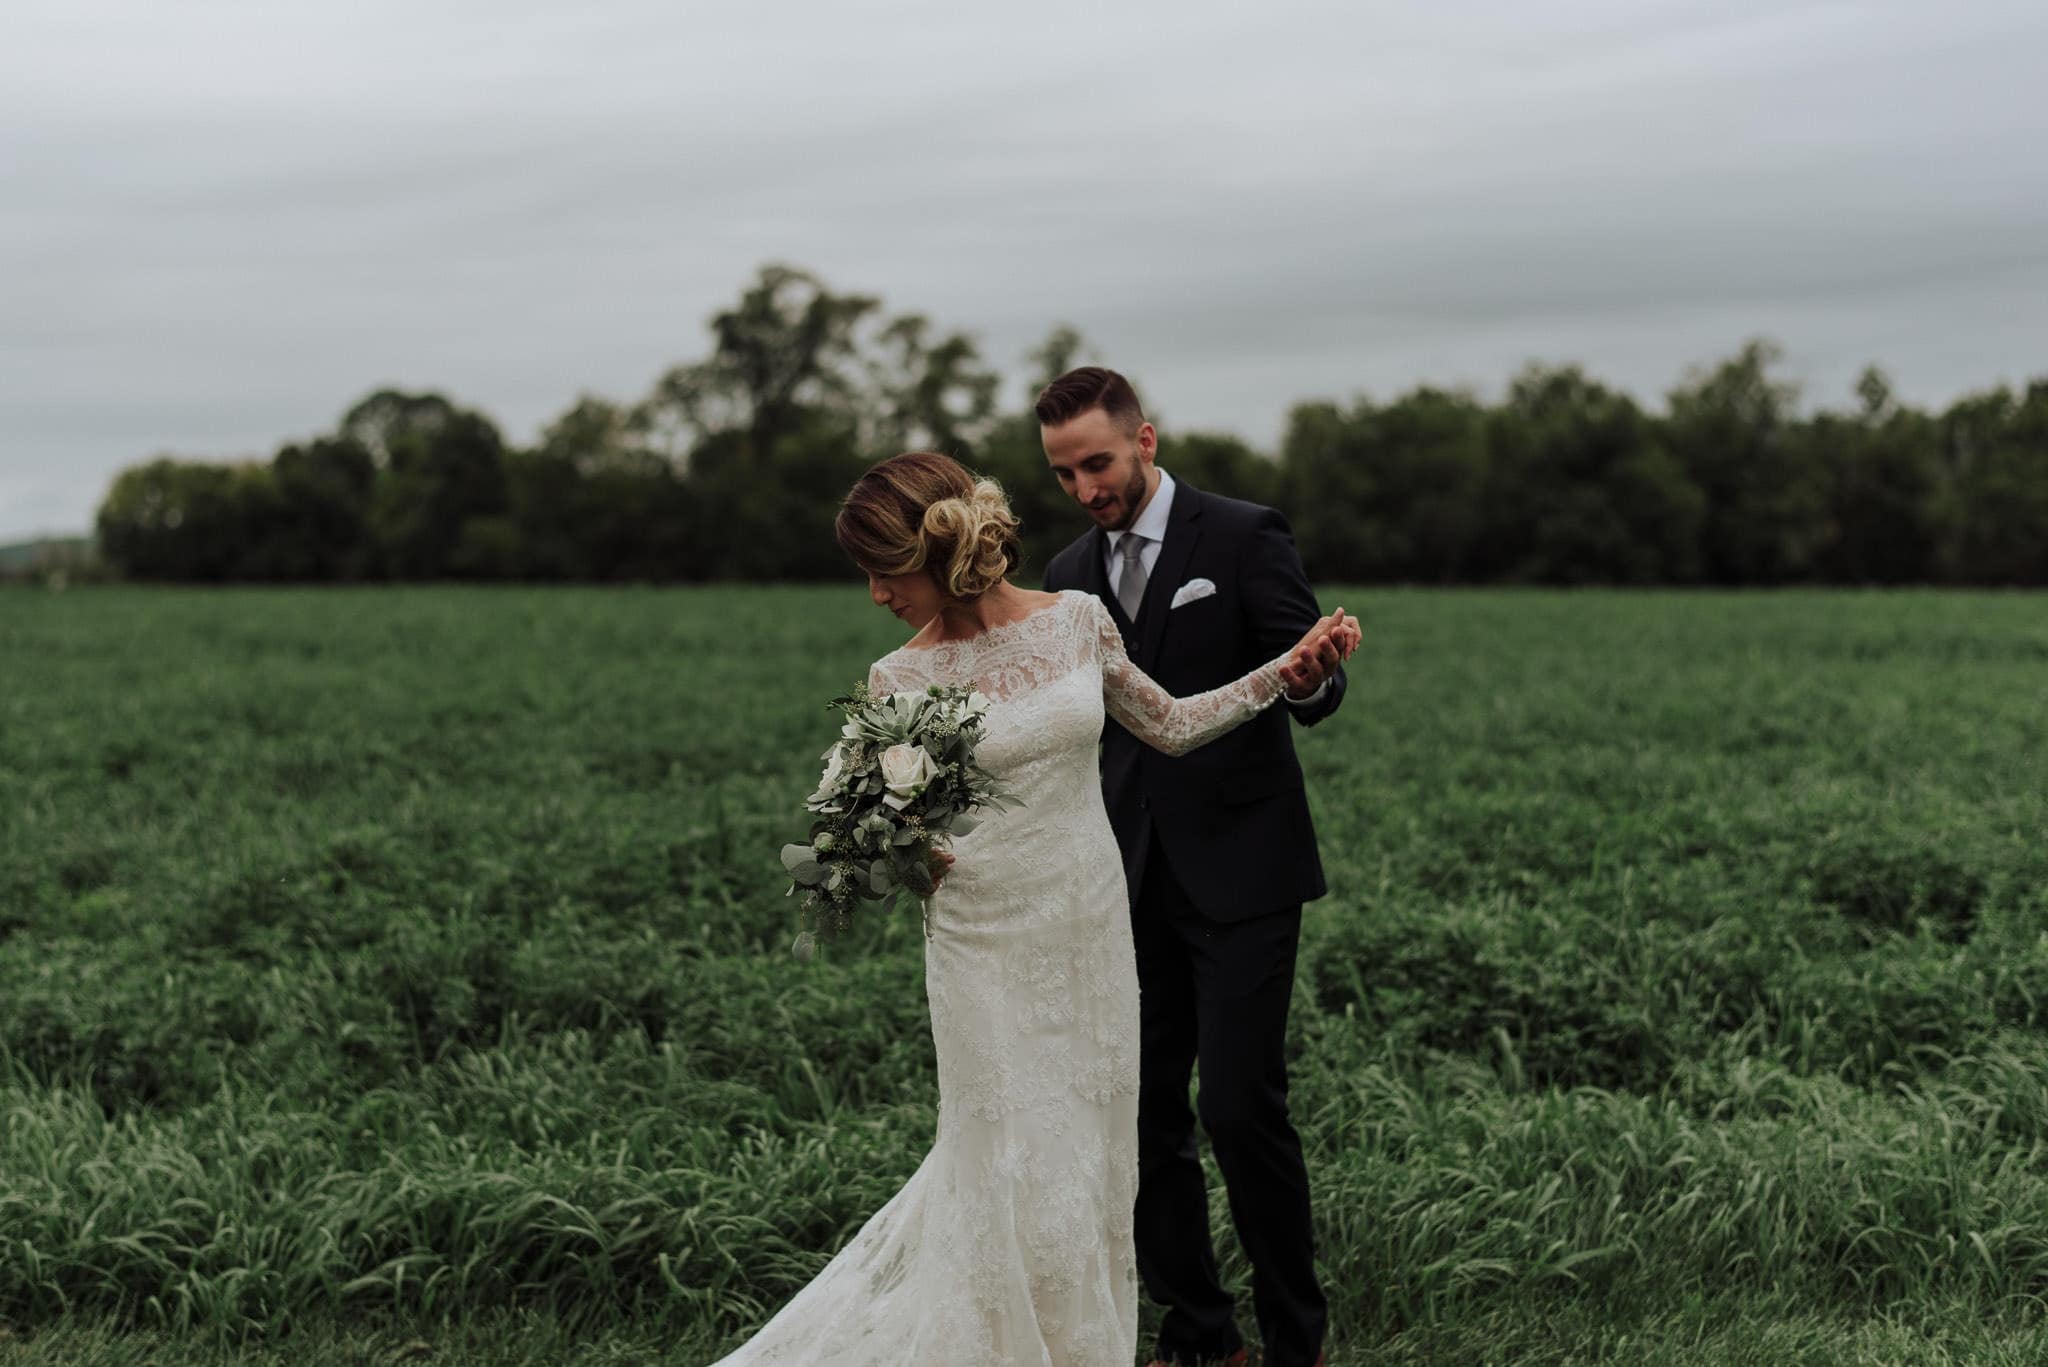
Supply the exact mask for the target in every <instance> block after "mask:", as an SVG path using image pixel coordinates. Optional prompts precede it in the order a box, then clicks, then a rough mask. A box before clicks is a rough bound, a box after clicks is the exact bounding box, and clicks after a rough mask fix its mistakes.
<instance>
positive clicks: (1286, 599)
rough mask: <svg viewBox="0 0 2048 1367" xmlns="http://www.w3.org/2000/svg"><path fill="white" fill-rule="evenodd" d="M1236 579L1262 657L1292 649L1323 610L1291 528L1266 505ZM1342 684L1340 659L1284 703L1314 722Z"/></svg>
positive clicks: (1332, 706)
mask: <svg viewBox="0 0 2048 1367" xmlns="http://www.w3.org/2000/svg"><path fill="white" fill-rule="evenodd" d="M1239 585H1240V590H1241V593H1242V597H1243V602H1244V611H1245V615H1246V618H1247V623H1246V624H1247V626H1248V628H1249V630H1250V633H1251V636H1252V639H1253V640H1254V641H1255V642H1256V643H1257V648H1256V650H1255V651H1254V654H1255V655H1257V656H1258V657H1259V658H1261V659H1270V658H1272V657H1274V656H1277V655H1284V654H1286V653H1287V652H1288V651H1290V650H1292V649H1293V648H1294V645H1295V643H1296V642H1298V641H1300V640H1301V638H1302V637H1303V636H1304V635H1306V634H1307V633H1308V629H1309V628H1310V627H1312V626H1314V625H1315V624H1316V622H1317V620H1318V619H1319V618H1321V617H1322V615H1323V613H1322V609H1320V608H1319V607H1317V606H1316V595H1315V590H1314V589H1311V588H1310V587H1309V585H1308V573H1307V571H1305V570H1303V569H1302V567H1301V552H1299V551H1297V550H1296V549H1295V547H1294V531H1293V529H1292V528H1291V527H1289V526H1288V525H1287V519H1286V518H1285V517H1283V516H1281V515H1280V514H1279V513H1278V512H1276V511H1274V510H1273V509H1271V508H1262V509H1260V510H1259V518H1258V522H1257V523H1256V524H1255V525H1254V527H1253V528H1252V533H1251V538H1250V540H1249V542H1248V543H1247V544H1246V546H1245V552H1244V569H1243V570H1242V571H1241V573H1240V576H1239ZM1345 685H1346V680H1345V677H1344V669H1343V667H1342V666H1341V665H1340V666H1339V667H1338V669H1337V672H1336V673H1335V674H1332V675H1331V676H1330V680H1329V686H1328V687H1326V688H1325V689H1323V691H1322V693H1321V694H1320V695H1319V696H1317V697H1316V698H1314V699H1312V700H1311V701H1309V702H1306V703H1304V704H1302V705H1300V706H1295V705H1293V704H1291V703H1290V704H1286V707H1287V710H1288V711H1289V712H1290V713H1292V714H1293V716H1294V719H1295V720H1296V721H1298V722H1300V723H1301V724H1302V725H1303V726H1314V725H1315V724H1316V723H1317V722H1319V721H1321V720H1322V719H1323V718H1325V717H1327V716H1329V715H1330V714H1331V713H1332V712H1335V711H1336V710H1337V708H1338V707H1339V706H1341V705H1342V704H1343V702H1344V689H1345Z"/></svg>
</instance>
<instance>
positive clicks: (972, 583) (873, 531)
mask: <svg viewBox="0 0 2048 1367" xmlns="http://www.w3.org/2000/svg"><path fill="white" fill-rule="evenodd" d="M832 531H833V534H834V535H835V536H836V537H838V539H839V549H841V550H843V551H845V552H846V554H847V555H848V557H850V558H851V559H852V561H853V563H854V564H856V565H858V566H860V567H861V568H862V569H863V570H866V571H867V572H868V573H870V574H874V575H877V576H880V577H883V578H888V577H890V576H893V575H898V574H910V573H912V572H913V571H916V570H925V571H928V572H929V573H930V574H931V577H932V581H933V582H934V583H936V584H937V585H938V586H939V588H940V590H941V591H943V592H944V593H945V594H946V595H947V596H949V597H952V598H958V599H962V600H967V601H971V600H973V599H976V598H979V597H981V595H982V594H984V593H987V592H988V591H989V590H990V589H992V588H994V587H995V586H996V585H997V584H1000V583H1001V582H1002V581H1003V580H1004V579H1005V578H1007V577H1008V576H1009V574H1010V571H1012V570H1014V569H1015V568H1017V561H1018V559H1019V550H1018V543H1017V515H1016V514H1015V513H1013V512H1011V511H1010V500H1009V499H1007V498H1005V497H1004V496H1003V489H1002V486H1001V485H999V484H997V483H996V482H995V481H994V480H992V479H977V478H976V477H975V476H974V475H972V474H970V473H968V471H967V469H966V467H965V466H963V465H961V464H960V462H959V461H957V460H954V459H953V458H952V457H950V456H942V455H939V454H938V453H936V452H933V451H906V452H905V453H903V454H902V455H900V456H891V457H890V458H889V459H887V460H885V461H882V462H881V463H880V464H878V465H876V466H874V467H873V468H872V469H870V470H869V471H868V472H867V473H866V474H864V475H862V476H861V477H860V479H859V480H857V481H856V482H855V483H854V486H853V488H852V489H850V490H849V491H848V492H847V495H846V499H845V501H844V502H843V503H841V504H840V505H839V520H838V521H837V522H836V523H834V524H833V528H832Z"/></svg>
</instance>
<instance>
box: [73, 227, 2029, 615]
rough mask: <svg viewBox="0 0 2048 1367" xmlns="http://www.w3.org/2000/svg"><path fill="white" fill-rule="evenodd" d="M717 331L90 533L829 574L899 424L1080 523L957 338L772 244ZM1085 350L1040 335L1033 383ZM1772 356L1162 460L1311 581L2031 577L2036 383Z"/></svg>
mask: <svg viewBox="0 0 2048 1367" xmlns="http://www.w3.org/2000/svg"><path fill="white" fill-rule="evenodd" d="M710 333H711V339H710V349H709V352H708V354H707V355H706V356H704V357H703V358H702V359H700V360H696V361H692V362H688V363H685V364H681V365H678V366H675V367H674V368H672V369H670V370H669V371H668V372H667V373H666V374H664V375H662V376H661V377H660V378H659V379H658V380H657V381H656V382H655V384H654V385H653V387H652V388H651V390H650V391H649V392H648V393H647V394H646V395H645V396H643V397H642V398H640V399H639V400H637V401H633V402H619V401H613V400H610V399H605V398H600V397H596V396H590V395H586V396H583V397H582V398H580V399H578V400H577V401H576V403H575V404H574V405H572V406H571V407H570V408H569V409H568V410H567V411H566V412H564V413H563V414H561V415H560V416H559V417H558V418H556V419H555V420H554V421H553V422H552V423H550V424H548V426H547V427H546V429H545V430H544V431H543V432H542V433H541V436H540V439H539V440H538V441H537V442H536V443H535V444H534V445H532V446H530V447H521V446H517V445H513V444H509V443H507V442H506V440H505V438H504V435H503V434H502V433H501V432H500V431H499V429H498V427H497V426H496V425H495V424H494V423H493V422H492V421H491V420H490V419H489V418H488V417H486V416H485V415H484V414H482V413H479V412H477V411H475V410H473V409H468V408H464V407H462V406H460V405H458V404H456V403H454V402H452V401H451V400H449V399H447V398H446V397H444V396H442V395H439V394H435V393H407V392H402V391H398V390H380V391H378V392H376V393H374V394H371V395H369V396H368V397H366V398H364V399H363V400H362V401H360V402H359V403H357V404H356V405H355V406H354V407H352V408H350V409H349V410H348V412H347V413H346V414H345V415H344V416H343V417H342V419H341V421H340V423H339V424H338V426H337V427H336V428H335V430H334V431H332V432H330V433H327V434H324V435H321V436H318V437H315V438H313V439H311V440H307V441H300V442H292V443H289V444H287V445H285V446H283V447H282V448H281V449H279V450H278V451H277V453H276V454H275V456H273V457H272V458H271V459H269V460H268V461H249V462H240V463H221V462H207V461H192V460H179V459H171V458H161V459H156V460H152V461H149V462H147V463H145V464H142V465H138V466H135V467H132V468H130V469H128V470H125V471H123V472H122V473H121V474H120V475H119V476H118V477H117V478H116V479H115V481H114V483H113V486H112V488H111V489H110V490H109V492H108V494H107V497H106V499H105V501H104V503H103V504H102V505H101V507H100V509H99V513H98V518H97V532H98V539H99V545H100V551H101V554H102V555H103V556H104V557H105V559H106V560H107V562H108V563H109V564H110V565H111V566H112V567H113V568H114V569H116V570H117V571H118V572H120V573H121V574H123V575H125V576H126V577H128V578H131V579H137V580H155V581H173V582H360V581H419V580H441V579H459V580H510V581H582V582H617V581H643V582H673V581H706V580H754V581H760V580H815V579H830V578H841V577H844V576H845V575H847V574H848V572H849V571H848V568H847V566H845V565H844V564H843V563H842V562H841V559H840V556H839V553H838V551H837V549H836V547H835V546H834V544H833V540H832V536H831V525H832V519H833V516H834V514H835V513H836V511H837V506H838V500H839V498H840V496H841V495H842V494H843V493H844V492H845V490H846V488H847V486H848V485H849V484H850V483H851V482H852V480H853V479H854V477H855V476H856V475H857V474H858V473H859V471H860V470H861V469H862V468H864V466H865V465H866V463H868V462H869V461H872V460H874V459H877V458H879V457H880V456H883V455H887V454H891V453H893V452H895V451H898V450H905V449H910V448H913V447H919V448H926V449H935V450H941V451H946V452H948V453H950V454H953V455H956V456H958V457H960V458H961V459H962V460H963V461H965V462H966V463H967V464H969V465H970V466H972V467H974V468H976V469H977V470H980V471H982V472H983V473H986V474H989V475H992V476H994V477H995V478H997V479H998V480H1000V481H1002V483H1003V485H1004V487H1005V488H1006V489H1008V490H1009V492H1010V494H1011V498H1012V501H1013V503H1014V504H1015V505H1016V507H1017V510H1018V512H1019V513H1020V515H1021V516H1022V518H1023V523H1024V535H1025V552H1026V569H1025V572H1024V577H1025V579H1026V580H1027V581H1031V580H1035V572H1036V570H1037V569H1039V568H1042V567H1043V565H1044V564H1045V562H1046V560H1047V559H1048V558H1049V557H1050V556H1051V554H1052V553H1053V552H1054V551H1056V550H1058V549H1059V548H1060V547H1061V546H1063V545H1065V544H1066V543H1067V542H1068V541H1069V540H1071V539H1072V538H1073V537H1074V536H1075V535H1076V534H1077V533H1078V532H1079V531H1081V530H1082V529H1083V528H1084V526H1085V525H1086V524H1085V522H1084V520H1083V519H1082V516H1081V514H1080V513H1079V511H1078V510H1077V509H1075V508H1074V507H1073V506H1072V505H1071V504H1070V503H1069V502H1067V500H1066V499H1065V497H1064V495H1062V494H1061V493H1060V491H1059V489H1058V488H1057V486H1056V485H1055V484H1054V482H1053V480H1052V478H1051V476H1050V474H1049V473H1048V471H1047V469H1046V466H1045V462H1044V456H1043V453H1042V452H1041V450H1040V448H1039V441H1038V426H1037V423H1036V420H1035V419H1033V417H1032V416H1031V414H1030V412H1029V409H1028V404H1027V405H1026V406H1025V407H1024V408H1022V409H1021V410H1017V411H1008V410H1005V409H1003V408H1002V407H1001V405H1000V404H999V400H998V395H999V392H1000V389H1001V379H1000V376H999V375H998V374H997V372H996V371H995V370H993V369H992V368H990V367H989V366H988V365H987V364H986V363H985V362H984V360H983V358H982V357H981V355H980V352H979V350H978V348H977V346H976V344H975V342H974V341H973V339H972V338H971V337H969V336H968V335H966V334H964V333H960V332H950V331H943V330H940V329H937V328H935V327H934V326H933V324H932V323H931V322H930V320H929V319H927V318H926V317H924V316H923V315H919V314H897V315H891V314H889V313H888V312H886V311H885V310H884V309H883V307H882V304H881V301H880V300H878V299H876V298H873V297H871V296H867V295H860V294H841V293H837V292H835V291H833V290H832V289H830V288H829V287H827V285H826V284H825V283H824V282H822V281H821V280H819V279H818V278H817V277H815V276H814V275H811V274H809V273H807V272H804V271H800V270H796V269H793V268H790V267H786V266H769V267H766V268H764V269H763V270H762V271H761V273H760V275H759V276H758V278H756V279H755V280H754V281H753V282H751V283H750V284H749V285H748V286H747V288H746V289H745V290H744V291H743V292H742V294H741V296H740V298H739V300H738V301H737V302H736V303H735V304H734V305H733V306H732V307H730V308H728V309H725V310H723V311H721V312H720V313H718V314H717V315H716V316H714V317H713V318H712V319H711V321H710ZM1083 350H1084V344H1083V342H1082V340H1081V338H1080V337H1079V336H1078V335H1076V334H1075V333H1074V332H1073V331H1072V330H1071V329H1067V328H1060V329H1056V330H1054V331H1053V332H1052V333H1051V335H1049V336H1048V337H1047V338H1046V340H1045V342H1044V343H1043V345H1042V346H1040V347H1039V348H1037V349H1036V350H1035V351H1034V352H1033V353H1032V355H1031V356H1030V358H1029V360H1030V364H1031V367H1032V374H1031V375H1030V376H1029V377H1027V378H1029V379H1030V380H1031V381H1032V383H1031V384H1030V385H1029V387H1028V390H1027V392H1035V391H1036V389H1037V387H1038V386H1039V385H1040V384H1042V383H1043V382H1044V381H1045V380H1046V379H1050V378H1051V377H1052V376H1053V375H1056V374H1058V373H1060V372H1061V371H1063V370H1065V369H1066V368H1067V367H1068V366H1069V365H1071V364H1073V363H1074V362H1075V361H1076V360H1077V359H1078V358H1079V357H1080V355H1081V353H1082V351H1083ZM1778 359H1779V357H1778V354H1777V352H1776V350H1775V349H1774V348H1773V347H1772V346H1771V345H1770V344H1769V343H1767V342H1762V341H1755V342H1751V343H1749V344H1748V345H1746V346H1744V347H1743V348H1742V349H1741V350H1740V351H1739V352H1738V353H1737V354H1736V355H1735V356H1733V357H1731V358H1728V359H1726V360H1723V361H1721V362H1719V363H1718V364H1715V365H1711V366H1707V367H1702V368H1699V369H1696V370H1694V371H1693V372H1692V373H1690V374H1688V375H1687V376H1686V377H1685V378H1684V379H1683V380H1682V381H1681V382H1680V383H1679V384H1678V386H1677V387H1676V388H1674V389H1673V390H1671V391H1670V393H1669V394H1668V395H1667V396H1666V398H1667V403H1666V406H1665V408H1664V410H1663V411H1661V412H1657V411H1652V410H1649V409H1646V408H1644V407H1642V406H1640V405H1639V404H1638V403H1636V401H1635V400H1634V399H1632V398H1631V397H1630V396H1629V395H1627V394H1625V393H1622V392H1620V391H1618V390H1615V389H1611V388H1609V387H1608V386H1606V385H1604V384H1602V383H1600V382H1599V381H1598V380H1596V379H1593V378H1591V377H1590V376H1588V375H1587V374H1585V373H1584V371H1583V370H1582V369H1580V368H1578V367H1576V366H1544V365H1533V366H1531V367H1529V368H1528V369H1526V370H1525V371H1523V372H1522V373H1521V374H1520V375H1518V376H1517V377H1515V379H1514V380H1513V381H1512V383H1511V384H1510V385H1509V386H1508V389H1507V392H1506V394H1505V395H1504V396H1503V397H1502V398H1501V399H1500V400H1499V401H1498V402H1493V403H1489V402H1484V401H1482V400H1481V399H1479V398H1478V397H1476V396H1475V395H1473V394H1472V393H1470V392H1467V391H1464V390H1455V389H1441V388H1434V387H1430V386H1423V387H1419V388H1416V389H1414V390H1412V391H1410V392H1409V393H1406V394H1403V395H1401V396H1399V397H1397V398H1394V399H1393V400H1391V401H1390V402H1385V403H1381V402H1376V401H1374V400H1372V399H1369V398H1359V399H1357V400H1355V401H1353V402H1351V403H1349V404H1342V403H1335V402H1323V401H1316V402H1306V403H1301V404H1298V405H1296V406H1295V407H1294V408H1293V409H1292V410H1291V412H1290V413H1289V415H1288V419H1287V424H1286V429H1285V433H1284V436H1283V437H1282V440H1281V442H1280V446H1279V449H1278V450H1277V451H1276V452H1274V453H1272V454H1271V455H1270V456H1269V455H1265V454H1262V453H1260V452H1257V451H1255V450H1253V449H1252V448H1251V447H1250V446H1248V445H1247V444H1246V443H1245V442H1243V441H1241V440H1239V439H1238V438H1236V437H1233V436H1229V435H1223V434H1216V433H1203V432H1184V433H1173V432H1170V431H1169V432H1167V433H1164V434H1162V437H1161V442H1160V461H1161V464H1162V465H1163V466H1165V467H1166V468H1168V469H1171V470H1172V471H1174V472H1175V474H1176V475H1177V476H1180V477H1183V478H1186V479H1188V480H1190V481H1191V482H1193V483H1194V484H1196V485H1198V486H1200V487H1203V488H1206V489H1210V490H1213V491H1215V492H1219V493H1228V494H1233V495H1236V496H1239V497H1243V498H1249V499H1252V500H1255V501H1258V502H1262V503H1269V504H1272V505H1274V506H1277V507H1279V508H1281V509H1282V510H1283V511H1285V512H1286V513H1287V514H1288V516H1289V517H1290V518H1291V519H1292V521H1293V524H1294V529H1295V533H1296V538H1297V540H1298V542H1299V544H1300V547H1301V551H1302V556H1303V559H1304V561H1305V562H1306V564H1307V566H1308V569H1309V572H1310V573H1311V574H1312V575H1313V576H1314V577H1316V578H1317V579H1321V580H1330V581H1349V582H1404V583H1431V584H1451V583H1461V584H1469V583H1530V584H1709V585H1774V584H1800V583H1813V584H1903V583H1941V584H1982V585H2043V584H2048V377H2043V378H2041V379H2036V380H2034V381H2033V382H2031V383H2029V384H2028V385H2027V386H2026V387H2025V388H2024V390H2021V391H2015V390H2014V389H2012V388H2011V387H2009V386H2004V385H2000V386H1997V387H1994V388H1990V389H1986V390H1984V391H1982V392H1979V393H1974V394H1971V395H1968V396H1966V397H1964V398H1961V399H1958V400H1957V401H1955V402H1954V403H1952V404H1950V405H1949V406H1948V407H1947V408H1946V409H1945V410H1943V411H1941V412H1939V413H1930V412H1923V411H1921V410H1918V409H1915V408H1913V407H1911V406H1909V405H1907V404H1904V403H1902V402H1900V401H1899V399H1898V398H1897V397H1896V395H1895V394H1894V393H1893V391H1892V389H1891V386H1890V384H1889V383H1888V382H1887V380H1886V379H1885V377H1884V376H1883V374H1882V373H1880V372H1879V371H1878V370H1876V369H1875V368H1872V369H1869V370H1866V371H1865V372H1864V374H1863V376H1862V378H1861V379H1860V380H1859V382H1858V384H1857V386H1856V393H1855V399H1854V402H1853V404H1852V405H1850V406H1849V407H1848V408H1847V409H1845V410H1843V411H1826V410H1823V411H1818V412H1812V413H1804V412H1802V411H1801V410H1800V408H1799V404H1798V394H1797V393H1796V391H1795V389H1794V387H1793V386H1791V385H1789V384H1787V383H1785V382H1784V381H1783V380H1781V379H1780V378H1778V377H1776V376H1775V375H1774V374H1773V367H1774V366H1775V365H1776V363H1777V361H1778ZM1135 378H1138V379H1140V380H1142V378H1143V377H1135Z"/></svg>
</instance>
